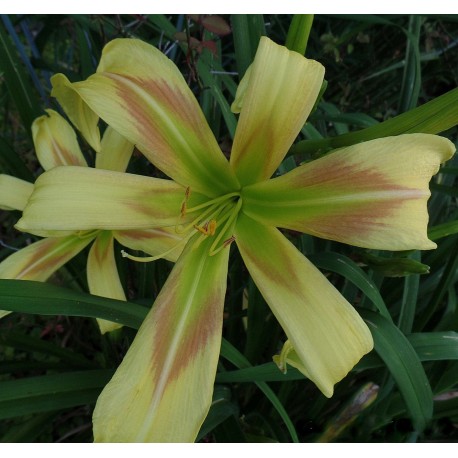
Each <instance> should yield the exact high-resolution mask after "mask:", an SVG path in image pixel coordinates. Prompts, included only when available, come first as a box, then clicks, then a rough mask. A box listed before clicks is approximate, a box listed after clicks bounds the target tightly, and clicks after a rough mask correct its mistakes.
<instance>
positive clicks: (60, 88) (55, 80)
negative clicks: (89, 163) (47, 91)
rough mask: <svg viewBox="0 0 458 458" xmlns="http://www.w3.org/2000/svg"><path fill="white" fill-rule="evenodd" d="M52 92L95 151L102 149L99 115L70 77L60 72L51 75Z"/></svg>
mask: <svg viewBox="0 0 458 458" xmlns="http://www.w3.org/2000/svg"><path fill="white" fill-rule="evenodd" d="M51 84H52V92H51V95H52V96H53V97H56V98H57V100H58V101H59V103H60V105H61V106H62V108H63V109H64V111H65V113H66V115H67V116H68V117H69V119H70V121H71V122H72V123H73V124H74V125H75V126H76V128H77V129H78V130H79V131H80V132H81V134H82V135H83V137H84V138H85V139H86V141H87V142H88V143H89V145H91V146H92V148H93V149H94V150H95V151H100V132H99V128H98V127H97V124H98V122H99V117H98V116H97V115H96V114H95V113H94V112H93V111H92V110H91V109H90V108H89V107H88V106H87V105H86V103H85V102H84V100H83V99H82V98H81V97H80V96H79V94H78V92H77V91H75V90H74V89H73V86H72V83H70V81H69V80H68V78H67V77H66V76H65V75H63V74H61V73H58V74H57V75H54V76H53V77H51Z"/></svg>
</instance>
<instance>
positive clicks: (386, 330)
mask: <svg viewBox="0 0 458 458" xmlns="http://www.w3.org/2000/svg"><path fill="white" fill-rule="evenodd" d="M360 312H361V315H362V316H363V318H364V319H365V320H366V322H367V324H368V325H369V328H370V330H371V332H372V336H373V338H374V344H375V350H376V351H377V353H378V354H379V356H380V358H382V359H383V361H384V362H385V364H386V365H387V367H388V369H389V371H390V373H391V375H392V376H393V378H394V380H395V381H396V384H397V386H398V388H399V391H400V392H401V394H402V397H403V398H404V401H405V403H406V406H407V410H408V412H409V414H410V417H411V419H412V422H413V425H414V427H415V429H416V430H417V431H418V432H421V431H423V430H424V429H425V427H426V426H427V424H428V422H429V421H430V420H431V418H432V414H433V394H432V391H431V387H430V385H429V382H428V379H427V377H426V374H425V371H424V369H423V366H422V365H421V362H420V360H419V358H418V356H417V353H416V352H415V350H414V349H413V347H412V345H411V344H410V342H409V341H408V339H407V338H406V337H405V336H404V334H403V333H402V332H401V331H400V330H399V329H398V328H397V327H396V326H395V325H394V324H393V323H391V322H389V321H388V320H386V319H385V318H384V317H382V316H381V315H379V314H378V313H375V312H372V311H370V310H361V311H360Z"/></svg>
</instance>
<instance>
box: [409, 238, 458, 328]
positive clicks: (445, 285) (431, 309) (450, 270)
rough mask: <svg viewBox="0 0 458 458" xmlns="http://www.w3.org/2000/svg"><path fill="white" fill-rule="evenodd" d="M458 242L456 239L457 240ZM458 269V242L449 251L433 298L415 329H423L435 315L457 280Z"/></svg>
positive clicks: (417, 319)
mask: <svg viewBox="0 0 458 458" xmlns="http://www.w3.org/2000/svg"><path fill="white" fill-rule="evenodd" d="M455 242H456V241H455ZM457 269H458V243H455V246H454V247H453V248H452V250H451V252H450V253H449V257H448V261H447V263H446V265H445V268H444V272H443V273H442V276H441V277H440V280H439V283H438V284H437V286H436V288H435V290H434V292H433V294H432V296H431V299H430V301H429V303H428V304H427V306H426V307H425V309H424V310H423V312H422V313H421V315H420V316H418V317H416V321H415V329H416V330H417V331H419V330H422V329H423V328H424V327H425V326H426V325H427V324H428V322H429V320H430V319H431V318H432V317H433V315H434V314H435V312H436V311H437V309H438V308H439V307H440V305H441V303H442V300H443V298H444V297H445V295H446V294H447V290H448V289H449V288H450V287H451V286H452V285H453V284H454V283H455V282H456V272H457Z"/></svg>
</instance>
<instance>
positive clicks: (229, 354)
mask: <svg viewBox="0 0 458 458" xmlns="http://www.w3.org/2000/svg"><path fill="white" fill-rule="evenodd" d="M221 355H222V356H223V357H224V358H226V359H227V360H228V361H230V362H231V363H232V364H234V365H235V366H237V367H239V368H248V367H251V364H250V363H249V361H248V360H247V359H246V358H245V357H244V356H243V355H242V354H241V353H240V352H239V351H238V350H237V349H236V348H235V347H234V346H233V345H232V344H230V343H229V342H228V341H227V340H225V339H223V340H222V342H221ZM255 383H256V385H257V387H258V388H259V389H260V390H261V391H262V392H263V393H264V394H265V395H266V397H267V399H268V400H269V401H270V402H271V403H272V405H273V406H274V408H275V410H276V411H277V412H278V414H279V415H280V417H281V418H282V420H283V421H284V422H285V425H286V427H287V429H288V431H289V433H290V435H291V438H292V439H293V442H299V438H298V437H297V433H296V430H295V428H294V425H293V422H292V421H291V419H290V418H289V416H288V414H287V412H286V410H285V408H284V407H283V404H282V403H281V402H280V400H279V399H278V397H277V396H276V394H275V393H274V392H273V391H272V389H271V388H270V387H269V385H267V384H266V383H265V382H255Z"/></svg>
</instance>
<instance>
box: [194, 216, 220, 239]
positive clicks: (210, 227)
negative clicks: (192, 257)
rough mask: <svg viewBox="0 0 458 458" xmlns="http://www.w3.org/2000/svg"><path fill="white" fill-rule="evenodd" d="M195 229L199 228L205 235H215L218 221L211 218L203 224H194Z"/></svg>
mask: <svg viewBox="0 0 458 458" xmlns="http://www.w3.org/2000/svg"><path fill="white" fill-rule="evenodd" d="M194 229H197V230H198V231H199V232H200V233H202V234H204V235H215V231H216V221H215V220H214V219H211V220H210V221H207V222H206V223H205V224H204V225H203V226H197V225H194Z"/></svg>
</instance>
